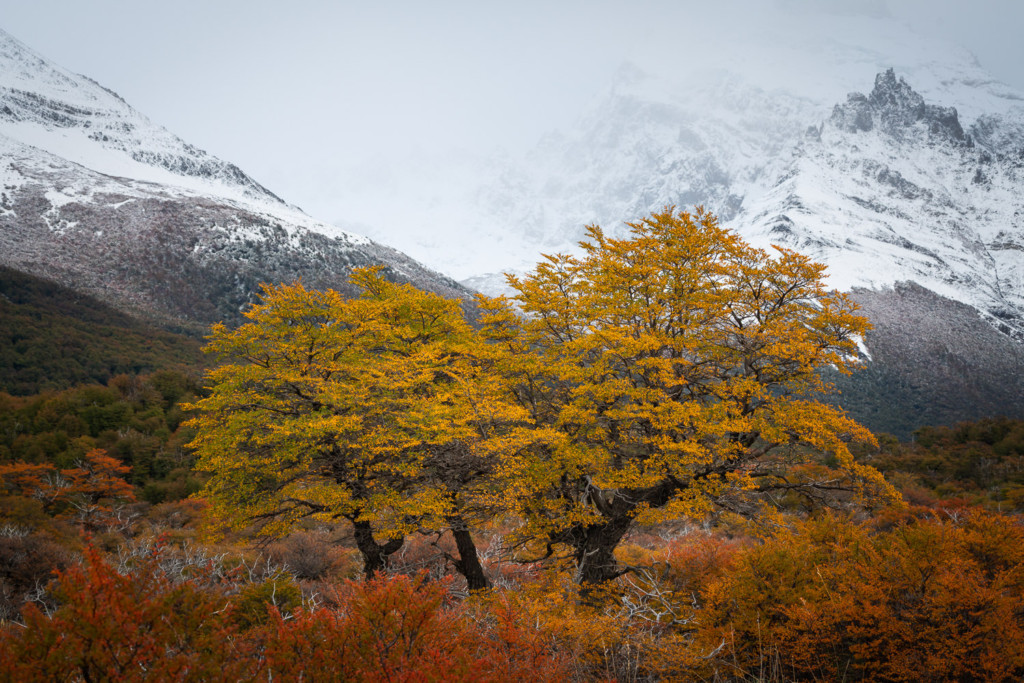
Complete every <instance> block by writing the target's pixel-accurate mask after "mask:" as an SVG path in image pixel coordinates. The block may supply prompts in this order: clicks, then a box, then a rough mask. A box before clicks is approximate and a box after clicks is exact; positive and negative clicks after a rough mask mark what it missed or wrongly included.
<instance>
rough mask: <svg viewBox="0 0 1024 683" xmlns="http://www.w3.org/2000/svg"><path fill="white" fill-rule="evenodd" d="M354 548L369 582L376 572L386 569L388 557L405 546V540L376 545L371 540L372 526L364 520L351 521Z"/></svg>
mask: <svg viewBox="0 0 1024 683" xmlns="http://www.w3.org/2000/svg"><path fill="white" fill-rule="evenodd" d="M352 526H353V528H354V536H355V539H356V547H357V548H359V552H360V553H361V554H362V556H363V573H364V574H365V575H366V580H367V581H369V580H370V579H372V578H373V577H374V576H376V575H377V572H380V571H383V570H384V569H385V568H386V567H387V562H388V557H390V556H391V555H393V554H394V553H396V552H398V551H399V549H401V547H402V546H403V545H404V544H405V538H404V537H402V536H399V537H398V538H391V539H388V541H387V542H386V543H383V544H381V543H377V541H376V540H375V539H374V538H373V526H372V525H371V524H370V523H369V522H367V521H366V520H353V521H352Z"/></svg>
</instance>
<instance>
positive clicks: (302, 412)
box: [190, 269, 508, 589]
mask: <svg viewBox="0 0 1024 683" xmlns="http://www.w3.org/2000/svg"><path fill="white" fill-rule="evenodd" d="M352 281H353V283H354V284H355V285H356V286H357V287H359V288H360V290H361V291H362V295H361V296H359V297H357V298H355V299H349V300H346V299H345V298H344V297H343V296H342V295H341V294H339V293H338V292H334V291H309V290H306V289H305V288H304V287H303V286H302V285H301V284H294V285H281V286H265V287H264V291H263V294H262V301H261V303H259V304H258V305H255V306H253V307H252V308H251V309H250V310H249V311H248V312H246V314H245V315H246V317H247V318H248V320H249V322H248V323H247V324H245V325H243V326H241V327H239V328H238V329H235V330H228V329H227V328H225V327H224V326H216V327H215V328H214V331H213V335H212V337H211V341H210V344H209V346H208V349H207V350H208V351H211V352H213V353H216V354H218V355H219V356H221V357H222V358H223V359H224V360H225V361H226V362H225V363H223V364H222V365H220V366H219V367H217V368H216V369H214V370H212V371H211V372H210V375H209V379H210V383H211V385H212V391H211V394H210V396H209V397H207V398H204V399H202V400H200V401H198V402H196V403H195V404H193V405H191V406H190V408H191V409H193V410H196V411H198V414H197V416H196V417H195V418H194V419H193V420H192V421H191V425H192V426H193V427H195V428H196V430H197V436H196V438H195V440H194V441H193V442H192V444H191V445H192V447H194V448H195V450H196V452H197V454H198V461H197V468H199V469H201V470H205V471H208V472H210V473H211V475H212V476H211V478H210V480H209V483H208V484H207V486H206V493H207V494H208V495H209V496H210V497H211V498H212V500H213V501H214V502H215V503H217V504H218V505H219V507H220V509H221V510H222V511H223V512H224V513H226V514H230V515H231V516H232V517H233V518H235V519H236V520H238V521H239V522H240V523H243V524H244V523H251V522H252V521H253V520H263V521H264V522H265V523H266V527H265V529H266V531H267V532H268V533H273V532H276V531H280V530H282V529H284V528H287V527H288V525H289V524H291V523H293V522H294V521H296V520H297V519H299V518H303V517H310V516H312V517H314V518H317V519H328V520H329V519H338V518H343V519H347V520H349V521H350V522H351V523H352V525H353V529H354V535H355V541H356V544H357V547H358V548H359V550H360V552H361V553H362V556H363V561H364V567H365V573H366V575H367V576H368V577H369V576H372V575H373V574H374V573H375V572H377V571H379V570H380V569H382V568H383V567H384V566H385V564H386V561H387V557H388V556H389V555H390V554H392V553H394V552H396V551H397V550H398V549H400V548H401V546H402V544H403V541H404V538H405V536H406V535H407V534H408V533H409V532H411V531H412V530H414V529H415V530H424V529H433V530H444V529H450V530H451V532H452V534H453V536H454V539H455V542H456V546H457V548H458V551H459V557H457V558H455V557H453V558H450V559H452V560H453V562H454V563H455V565H456V568H457V569H458V570H459V571H460V572H462V573H463V574H464V575H465V576H466V578H467V581H468V583H469V585H470V587H471V588H474V589H475V588H482V587H485V586H486V585H487V579H486V577H485V575H484V573H483V569H482V567H481V565H480V563H479V560H478V558H477V555H476V548H475V546H474V543H473V539H472V537H471V535H470V532H469V527H468V522H467V519H466V515H467V513H470V512H472V511H473V510H474V506H476V505H477V501H478V500H479V499H481V496H483V495H484V494H487V493H488V491H487V485H488V475H489V474H490V471H491V463H492V462H493V458H492V456H491V454H490V452H489V451H488V448H489V447H490V446H488V444H489V443H490V437H491V435H492V434H493V433H494V430H495V425H497V424H498V423H499V422H501V421H503V420H507V419H508V414H505V413H502V410H503V408H502V401H500V400H498V398H497V397H496V396H491V395H488V394H487V391H488V387H489V386H491V384H493V383H488V382H486V381H482V379H481V378H482V377H484V376H485V375H486V373H485V372H484V370H483V368H482V367H481V365H480V363H479V362H477V361H476V360H475V359H474V354H473V353H472V352H471V351H472V349H473V347H474V345H475V344H477V343H478V337H477V336H476V335H475V333H474V331H473V329H472V328H471V327H470V326H469V325H468V324H467V323H466V322H465V320H464V317H463V315H462V310H461V306H460V302H458V301H452V300H447V299H444V298H442V297H439V296H437V295H434V294H429V293H426V292H423V291H420V290H418V289H416V288H414V287H412V286H409V285H398V284H394V283H391V282H389V281H387V280H386V279H385V278H384V277H383V275H382V274H381V272H380V270H379V269H362V270H357V271H356V272H355V273H354V274H353V276H352ZM506 403H507V402H506ZM506 413H507V410H506ZM503 433H504V432H503ZM382 536H383V538H382V540H378V539H379V538H381V537H382Z"/></svg>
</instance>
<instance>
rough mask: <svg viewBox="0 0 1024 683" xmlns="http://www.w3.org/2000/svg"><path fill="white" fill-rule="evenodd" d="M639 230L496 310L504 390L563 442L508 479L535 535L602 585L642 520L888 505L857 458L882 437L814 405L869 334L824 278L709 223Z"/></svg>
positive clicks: (492, 317)
mask: <svg viewBox="0 0 1024 683" xmlns="http://www.w3.org/2000/svg"><path fill="white" fill-rule="evenodd" d="M627 225H628V227H629V231H630V232H629V235H628V236H627V237H624V238H622V239H615V238H612V237H609V236H607V235H606V234H605V233H604V232H603V231H602V230H601V229H600V228H599V227H596V226H591V227H590V228H588V237H589V239H588V241H585V242H582V243H581V247H582V249H583V253H582V255H581V256H578V257H577V256H572V255H565V254H560V255H554V256H548V257H546V260H545V261H544V262H542V263H540V264H539V265H538V266H537V268H536V269H535V270H534V271H533V272H531V273H529V274H528V275H526V276H524V277H522V278H517V277H510V278H509V283H510V284H511V286H512V287H513V288H514V289H515V291H516V292H517V293H516V294H515V295H514V296H513V297H511V298H499V299H491V300H488V301H486V302H485V303H484V307H485V308H486V309H487V315H486V316H485V328H484V334H485V336H486V337H487V338H488V339H489V340H490V341H491V342H492V343H493V344H495V345H496V346H498V347H499V348H500V349H501V350H502V352H501V353H502V356H501V358H500V360H499V361H498V362H497V364H496V366H497V367H498V368H500V370H501V371H502V375H503V377H502V378H503V381H504V382H505V383H506V386H507V387H508V389H509V391H510V392H511V393H512V394H513V395H514V396H515V398H516V400H517V402H518V403H519V405H520V406H522V407H523V409H524V410H527V411H528V412H529V415H530V418H531V421H532V423H533V424H534V425H536V426H544V427H549V428H551V429H553V430H555V432H556V433H557V438H553V439H549V440H547V441H546V442H545V445H544V447H543V448H539V449H535V450H534V451H533V454H532V458H529V459H523V458H516V459H513V460H510V461H508V462H507V463H506V465H507V469H506V470H505V473H504V475H505V477H506V479H507V481H509V482H510V486H511V487H513V490H512V492H511V495H510V497H509V500H510V503H511V505H512V507H513V509H515V510H516V512H518V513H519V514H520V515H522V516H523V517H524V519H526V520H528V523H527V526H526V530H527V535H528V536H530V537H533V538H539V539H543V541H544V543H546V544H547V547H548V552H552V551H553V550H554V548H555V547H556V546H557V545H558V544H565V545H568V546H569V547H570V548H571V549H572V551H573V557H574V559H575V562H576V565H577V569H578V578H579V579H580V580H581V581H582V582H585V583H588V582H600V581H603V580H606V579H608V578H611V577H613V576H616V575H618V573H621V571H622V569H621V568H619V566H618V564H617V562H616V561H615V558H614V557H613V551H614V549H615V546H616V545H617V544H618V541H619V540H620V539H621V538H622V536H623V534H624V533H625V532H626V531H627V530H628V529H629V528H630V527H631V526H632V525H633V524H634V523H635V522H638V521H640V522H645V521H646V522H650V521H658V520H664V519H669V518H677V517H679V516H687V517H700V516H702V515H704V514H706V513H708V512H710V511H713V510H716V509H718V510H731V511H735V512H740V513H742V514H744V515H748V516H749V515H754V514H757V513H758V512H760V511H762V510H763V509H764V508H765V507H766V506H765V503H766V502H772V501H771V500H770V499H769V498H768V497H770V496H774V497H775V499H776V500H777V499H778V497H779V496H788V497H792V496H803V497H804V498H806V499H809V500H820V499H822V498H823V497H824V496H825V494H826V493H831V492H834V491H835V490H837V489H849V490H852V489H856V488H860V489H861V490H863V486H864V485H867V486H868V487H869V488H871V489H872V492H873V493H878V492H879V491H881V492H886V493H888V492H891V489H889V488H888V487H887V485H886V484H885V482H884V481H883V480H882V478H881V477H880V475H878V473H877V472H875V471H874V470H872V469H870V468H867V467H864V466H861V465H859V464H857V463H855V462H854V460H853V458H852V456H851V454H850V451H849V449H848V447H847V442H848V441H850V440H855V441H863V442H869V443H871V442H873V441H874V439H873V437H872V436H871V434H870V433H869V432H868V431H867V430H865V429H864V428H863V427H861V426H859V425H858V424H856V423H855V422H853V421H852V420H850V419H848V418H847V417H846V416H845V415H844V414H843V412H842V411H841V410H839V409H837V408H834V407H832V406H829V405H826V404H825V403H822V402H821V401H819V400H818V398H820V395H821V392H822V391H824V390H826V389H827V387H826V386H825V385H824V384H823V381H822V379H821V375H820V373H819V371H820V370H821V369H822V368H824V367H833V368H836V369H838V370H839V371H840V372H849V371H850V369H851V368H852V367H854V366H855V364H856V362H857V360H856V359H857V356H858V351H857V340H858V338H859V337H860V336H861V335H863V333H864V332H865V330H866V329H867V321H866V319H865V318H863V317H860V316H858V315H856V313H855V308H856V307H855V305H854V304H853V303H852V302H851V301H850V300H849V299H848V298H847V297H846V296H845V295H843V294H841V293H838V292H833V291H829V290H827V289H826V287H825V284H824V266H822V265H820V264H817V263H814V262H812V261H811V260H810V259H808V258H807V257H805V256H801V255H800V254H797V253H796V252H793V251H791V250H788V249H783V248H778V247H776V248H775V251H774V253H769V252H766V251H764V250H760V249H755V248H753V247H751V246H749V245H747V244H745V243H744V242H743V241H742V240H741V239H740V238H739V237H738V236H737V235H735V234H734V233H731V232H729V231H727V230H724V229H722V228H721V227H720V226H719V225H718V223H717V221H716V219H715V218H714V217H713V216H711V215H710V214H708V213H705V212H704V211H702V210H698V211H697V212H696V213H695V214H689V213H685V212H675V211H674V210H671V209H667V210H665V211H664V212H662V213H657V214H654V215H652V216H650V217H648V218H644V219H643V220H641V221H639V222H636V223H629V224H627Z"/></svg>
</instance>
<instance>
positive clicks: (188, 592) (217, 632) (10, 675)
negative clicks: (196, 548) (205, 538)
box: [0, 549, 250, 683]
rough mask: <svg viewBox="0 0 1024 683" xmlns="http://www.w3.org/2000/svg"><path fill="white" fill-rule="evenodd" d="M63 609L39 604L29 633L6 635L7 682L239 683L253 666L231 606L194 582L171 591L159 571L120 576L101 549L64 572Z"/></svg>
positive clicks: (1, 676)
mask: <svg viewBox="0 0 1024 683" xmlns="http://www.w3.org/2000/svg"><path fill="white" fill-rule="evenodd" d="M56 592H57V595H58V597H59V598H60V600H61V601H62V603H63V604H62V605H61V606H60V607H59V608H58V609H57V610H56V612H54V613H53V614H52V615H51V616H47V615H45V614H43V613H42V612H41V611H40V610H39V609H38V608H36V607H35V606H34V605H31V604H30V605H28V606H26V607H25V608H24V609H23V611H22V614H23V618H24V622H25V624H24V627H21V626H8V627H7V628H6V629H5V630H2V631H0V651H3V652H4V653H5V656H4V657H3V658H2V659H0V680H4V681H19V682H25V683H28V682H31V681H73V680H86V681H98V680H104V681H140V680H153V681H183V680H208V681H237V680H242V679H244V678H246V677H247V676H246V673H248V669H249V667H250V662H249V661H247V659H246V658H244V657H240V656H239V655H242V654H244V652H243V648H244V647H245V643H241V642H239V641H238V638H237V633H236V630H235V628H234V627H233V626H232V624H231V622H230V619H229V617H230V612H229V611H228V610H225V609H224V608H225V604H224V600H223V599H222V598H221V597H220V596H218V595H216V594H213V593H207V592H203V591H201V590H198V589H197V588H196V587H195V585H194V584H192V583H190V582H185V583H181V584H178V585H172V584H171V583H170V581H169V580H168V579H167V578H166V577H165V576H164V575H163V574H161V573H160V572H158V571H156V567H155V566H149V567H146V568H145V570H143V571H139V572H138V573H135V574H131V575H123V574H119V573H118V572H117V570H116V569H115V568H114V567H112V566H110V565H109V564H107V563H106V562H105V561H104V560H103V559H102V557H101V556H100V555H99V553H98V552H97V551H96V550H94V549H89V550H87V551H86V556H85V563H84V564H82V565H78V566H74V567H71V568H70V569H68V570H67V571H65V572H63V573H61V574H60V576H59V579H58V586H57V591H56Z"/></svg>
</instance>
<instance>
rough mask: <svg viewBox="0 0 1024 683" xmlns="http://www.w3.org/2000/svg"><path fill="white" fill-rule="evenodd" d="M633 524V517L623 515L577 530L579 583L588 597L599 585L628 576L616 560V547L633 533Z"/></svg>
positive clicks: (577, 577)
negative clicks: (631, 529) (630, 531)
mask: <svg viewBox="0 0 1024 683" xmlns="http://www.w3.org/2000/svg"><path fill="white" fill-rule="evenodd" d="M632 521H633V520H632V517H631V516H629V515H622V516H619V517H614V518H612V519H609V520H608V521H607V522H604V523H601V524H591V525H589V526H586V527H579V528H577V529H575V530H574V533H573V536H574V539H573V540H574V543H573V554H574V557H575V559H576V581H577V582H578V583H579V584H580V587H581V590H582V593H583V594H584V596H585V595H586V594H587V593H589V592H590V591H591V590H592V589H593V588H595V587H597V586H598V585H600V584H602V583H604V582H606V581H611V580H612V579H615V578H617V577H619V576H622V574H624V573H625V571H626V570H624V569H622V568H621V567H620V566H619V563H618V562H617V561H616V559H615V548H617V547H618V545H619V542H620V541H621V540H622V537H623V536H625V535H626V532H627V531H629V528H630V526H632Z"/></svg>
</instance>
